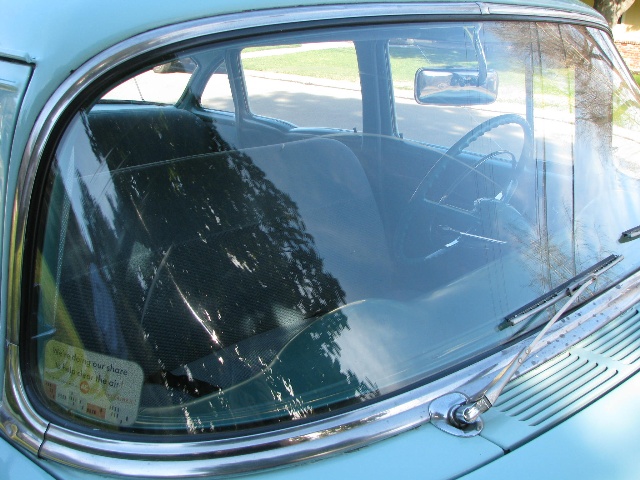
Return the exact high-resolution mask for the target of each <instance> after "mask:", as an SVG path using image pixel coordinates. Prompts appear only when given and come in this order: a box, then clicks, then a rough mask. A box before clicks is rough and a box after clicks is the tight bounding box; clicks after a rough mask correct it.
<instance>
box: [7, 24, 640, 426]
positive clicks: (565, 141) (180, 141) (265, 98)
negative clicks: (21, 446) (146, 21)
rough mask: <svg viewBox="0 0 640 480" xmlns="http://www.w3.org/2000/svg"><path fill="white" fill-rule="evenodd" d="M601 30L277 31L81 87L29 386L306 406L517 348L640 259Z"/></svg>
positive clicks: (53, 221)
mask: <svg viewBox="0 0 640 480" xmlns="http://www.w3.org/2000/svg"><path fill="white" fill-rule="evenodd" d="M258 40H259V41H258ZM608 44H609V43H608V40H606V39H605V37H604V36H603V34H601V33H600V32H598V31H595V30H590V29H588V28H586V27H575V26H570V25H562V24H547V23H521V22H504V23H502V22H486V23H467V22H462V23H460V22H457V23H456V22H448V23H446V24H437V23H434V24H429V23H425V24H410V25H393V26H389V27H384V26H376V27H361V28H360V27H358V28H355V27H349V28H341V29H334V30H318V31H314V32H311V33H309V34H303V33H296V34H284V33H280V34H277V35H271V36H269V37H266V36H265V37H262V38H260V39H256V38H250V39H247V40H234V41H233V42H231V41H230V42H228V43H226V44H224V45H222V44H220V45H218V44H213V45H209V46H206V47H203V46H199V47H198V48H197V49H192V50H185V51H180V52H176V55H175V58H176V59H175V60H174V61H172V62H169V63H166V62H165V63H162V64H159V65H157V66H156V67H154V68H150V69H147V70H146V71H141V72H138V74H137V75H135V76H134V77H127V78H122V79H120V80H119V81H117V82H114V83H113V84H112V85H108V86H107V88H105V89H104V92H105V93H103V94H102V95H101V96H99V97H97V98H88V99H86V101H85V103H84V104H83V106H82V107H81V108H79V109H78V111H76V112H72V113H73V115H72V116H71V119H70V121H69V123H68V125H67V126H66V128H65V131H64V132H63V134H62V136H61V138H60V140H59V142H58V143H57V144H56V146H55V152H54V154H53V155H52V156H51V158H49V159H48V161H47V162H43V165H44V166H43V167H42V169H41V170H40V175H42V178H41V179H40V182H39V183H38V185H41V191H39V192H38V193H39V195H35V196H34V197H37V198H42V201H41V202H39V203H35V202H34V206H33V209H32V216H31V217H30V218H31V219H32V220H31V221H32V222H34V223H33V225H32V231H34V232H35V234H36V237H35V240H34V247H33V248H32V249H31V251H30V252H29V254H30V255H31V262H25V264H26V265H27V271H26V272H25V277H26V278H28V288H27V289H25V290H26V293H25V295H26V298H25V302H24V303H25V304H26V305H28V312H27V313H26V316H25V319H27V320H28V321H26V327H25V331H26V333H27V335H26V338H27V339H28V342H27V344H26V345H25V349H26V352H27V353H26V355H25V358H27V359H28V362H26V363H25V365H26V366H27V368H28V373H29V375H28V378H29V382H30V383H29V388H30V390H29V391H30V394H31V395H32V397H33V398H34V399H35V400H36V404H37V406H38V407H37V408H39V410H40V411H41V412H43V414H44V415H45V416H47V417H48V418H49V417H51V418H63V419H64V421H65V422H67V424H69V425H75V426H77V427H78V428H80V427H87V428H89V429H101V430H104V431H110V432H112V433H113V434H115V435H129V434H131V435H136V434H145V435H146V434H157V435H182V434H199V435H204V434H212V435H216V434H218V433H219V432H244V431H248V430H249V429H252V428H258V427H260V428H265V427H269V428H274V426H275V425H291V424H293V423H295V422H299V421H308V420H313V419H316V418H320V416H321V415H325V414H326V415H328V414H333V413H335V412H341V411H344V409H349V408H355V407H358V406H362V405H364V404H368V403H370V402H375V401H377V400H379V399H383V398H388V397H389V396H391V395H396V394H398V392H402V391H406V389H408V388H413V387H415V386H417V385H424V384H425V383H429V382H431V381H432V380H433V379H438V378H441V377H443V376H445V375H447V374H449V373H450V372H452V371H455V370H457V369H459V368H462V367H463V366H466V365H468V364H469V363H470V362H472V361H474V360H475V359H478V358H481V357H482V356H484V355H488V353H489V352H494V351H495V350H496V349H498V348H502V347H503V346H505V345H507V344H510V342H513V341H514V340H516V339H519V338H521V337H522V336H523V335H526V334H528V333H530V332H531V331H532V330H534V329H535V328H537V327H538V326H539V325H541V323H542V322H544V320H545V318H547V316H548V314H550V312H543V313H542V314H540V315H537V316H534V317H532V318H531V319H530V320H528V321H527V322H524V323H523V324H520V325H517V326H509V325H507V326H505V324H504V318H505V316H507V315H508V314H510V313H512V312H513V311H515V310H517V309H519V308H520V307H521V306H522V305H525V304H527V303H528V302H531V301H532V300H533V299H535V298H536V297H538V296H539V295H541V294H542V293H544V292H546V291H548V290H550V289H552V288H554V287H557V286H558V285H560V284H562V283H563V282H564V281H566V280H567V279H569V278H571V277H573V276H574V275H575V274H576V273H577V272H580V271H582V270H584V269H585V268H587V267H588V266H590V265H593V264H594V263H596V262H598V261H599V260H602V259H603V258H604V257H606V256H607V255H610V254H613V253H616V254H624V255H625V260H624V261H623V262H621V263H620V264H618V265H617V266H616V267H615V268H614V269H612V270H611V271H610V272H608V273H607V275H605V276H603V277H601V279H600V280H599V283H598V285H596V286H595V287H593V288H592V289H591V290H590V291H589V292H588V294H586V295H585V297H584V299H583V300H586V299H588V298H590V296H593V295H594V294H595V293H597V292H598V291H600V290H601V289H602V288H605V287H606V286H607V285H608V284H609V283H610V282H611V281H612V279H615V278H617V276H619V275H620V274H621V273H622V272H626V271H630V270H632V269H634V268H636V267H637V266H639V265H640V253H639V252H638V249H637V245H634V244H632V243H627V242H621V241H619V239H620V238H621V233H622V232H623V231H625V230H627V229H629V228H632V227H634V226H636V225H638V224H640V175H639V174H638V160H637V159H638V157H637V155H635V154H634V153H635V152H636V151H637V150H638V141H637V140H638V138H639V136H638V131H639V128H638V126H639V124H638V120H639V119H640V115H639V112H640V110H638V103H637V100H638V99H637V92H636V89H635V87H633V86H630V85H629V84H628V83H626V81H627V78H626V74H625V73H620V72H621V70H620V69H618V68H616V67H615V65H612V64H611V63H610V62H608V61H606V60H605V59H606V58H608V55H609V53H608V52H607V50H606V48H608V47H607V45H608ZM305 62H306V63H305ZM145 64H147V65H148V64H149V63H148V62H147V60H146V59H145ZM311 67H315V68H311ZM587 71H588V72H589V74H588V75H586V74H585V72H587ZM442 78H446V79H448V80H447V81H446V82H444V81H441V82H437V81H436V80H438V79H442ZM452 79H455V81H453V80H452ZM147 80H148V81H149V84H150V85H151V84H152V88H150V90H149V93H146V90H145V88H144V87H145V85H146V84H145V82H147ZM178 99H181V101H179V102H178ZM0 146H1V145H0ZM634 246H635V247H636V248H635V249H634V248H633V247H634ZM145 438H146V437H145Z"/></svg>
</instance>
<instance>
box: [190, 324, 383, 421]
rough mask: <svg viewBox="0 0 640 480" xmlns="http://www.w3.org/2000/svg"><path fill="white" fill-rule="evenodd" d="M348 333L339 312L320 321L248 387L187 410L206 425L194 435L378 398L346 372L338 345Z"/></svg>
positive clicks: (366, 383) (370, 386) (364, 382)
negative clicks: (341, 337)
mask: <svg viewBox="0 0 640 480" xmlns="http://www.w3.org/2000/svg"><path fill="white" fill-rule="evenodd" d="M348 328H349V323H348V318H347V316H346V315H344V314H343V313H342V312H340V311H336V312H333V313H331V314H327V315H325V316H324V317H322V318H321V319H318V320H316V321H315V322H314V323H313V324H312V325H310V326H309V327H308V328H307V329H305V330H304V331H303V332H301V333H300V334H299V335H298V336H297V337H296V338H295V341H293V342H291V343H290V344H289V345H288V346H287V347H286V348H285V349H283V350H282V351H279V352H277V356H276V355H273V361H272V362H269V364H268V365H265V366H264V368H263V369H262V371H261V372H257V373H256V375H255V376H254V377H253V378H252V379H251V380H250V381H249V382H246V383H240V384H237V385H233V386H231V387H230V388H228V389H223V390H222V392H221V393H220V394H219V395H216V396H215V397H213V398H208V399H207V400H206V401H202V402H197V403H196V404H194V405H192V406H190V407H188V411H189V414H190V415H191V416H192V417H196V418H198V421H199V422H200V423H199V425H202V427H201V428H200V429H198V428H194V429H193V430H192V433H195V432H197V431H206V430H209V429H211V430H214V429H215V430H224V429H234V428H237V427H238V426H239V425H242V426H244V427H247V426H257V425H260V424H263V423H270V422H274V421H282V420H297V419H301V418H305V417H307V416H309V415H312V414H318V413H321V412H325V411H329V410H331V409H335V408H339V407H342V406H346V405H350V404H354V403H357V402H361V401H364V400H367V399H371V398H374V397H377V396H379V395H380V392H379V390H378V388H377V386H376V385H375V383H374V382H372V381H371V380H369V379H363V380H361V379H359V378H358V377H357V376H356V375H355V374H354V373H353V372H351V371H349V370H347V371H344V366H343V365H342V364H341V357H340V347H339V346H338V339H339V337H340V335H341V334H342V333H343V332H344V330H345V329H348ZM267 335H268V334H267ZM258 353H260V352H258ZM254 354H255V352H254ZM253 368H255V366H253Z"/></svg>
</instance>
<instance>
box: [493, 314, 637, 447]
mask: <svg viewBox="0 0 640 480" xmlns="http://www.w3.org/2000/svg"><path fill="white" fill-rule="evenodd" d="M639 360H640V313H639V312H638V310H635V309H634V310H632V311H631V312H630V313H627V314H625V315H622V316H620V317H619V318H617V319H615V320H613V321H611V322H609V323H608V324H607V325H605V326H604V327H603V328H601V329H600V330H598V331H597V332H595V333H593V334H592V335H590V336H589V337H587V338H586V339H584V340H582V341H581V342H579V343H577V344H576V345H574V346H573V347H571V348H570V349H569V350H568V351H567V352H565V353H563V354H561V355H559V356H557V357H555V358H554V359H552V360H549V361H548V362H545V363H543V364H541V365H539V366H538V367H536V368H534V369H533V370H531V371H529V372H527V373H526V374H524V375H522V376H521V377H518V378H516V379H514V380H513V381H511V382H510V383H509V384H508V385H507V387H506V388H505V390H504V392H503V393H502V396H501V397H500V399H499V400H498V402H497V403H496V404H495V405H494V407H493V408H492V409H491V410H490V411H488V412H487V413H486V414H485V415H484V420H485V429H484V430H483V432H482V436H483V437H485V438H487V439H488V440H491V441H493V442H495V443H496V444H498V445H500V446H501V447H502V448H505V449H508V450H511V449H514V448H516V447H518V446H519V445H521V444H522V443H524V442H526V441H528V440H529V439H531V438H532V437H535V436H537V435H539V434H540V433H542V432H544V431H545V430H547V429H549V428H551V427H552V426H554V425H556V424H557V423H559V422H561V421H562V420H564V419H566V418H567V417H569V416H571V415H573V414H574V413H576V412H577V411H579V410H580V409H582V408H584V407H586V406H587V405H589V404H590V403H592V402H594V401H595V400H597V399H598V398H599V397H601V396H602V395H604V394H605V393H606V392H608V391H609V390H611V389H612V388H614V387H615V386H616V385H618V384H619V383H620V382H622V381H623V380H625V379H626V378H628V377H629V376H631V375H633V374H634V373H635V372H636V371H638V369H640V361H639Z"/></svg>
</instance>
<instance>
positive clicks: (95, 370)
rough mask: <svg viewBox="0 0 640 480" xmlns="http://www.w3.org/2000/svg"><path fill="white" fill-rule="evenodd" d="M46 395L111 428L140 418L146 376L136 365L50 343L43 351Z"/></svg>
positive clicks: (53, 341) (52, 341) (69, 346)
mask: <svg viewBox="0 0 640 480" xmlns="http://www.w3.org/2000/svg"><path fill="white" fill-rule="evenodd" d="M44 355H45V357H44V391H45V394H46V395H47V397H49V398H50V399H51V400H53V401H54V402H56V403H57V404H58V405H60V406H62V407H65V408H68V409H69V410H73V411H74V412H77V413H80V414H83V415H88V416H90V417H92V418H94V419H98V420H100V421H103V422H106V423H109V424H111V425H132V424H133V423H134V422H135V421H136V418H137V416H138V407H139V404H140V394H141V392H142V382H143V380H144V374H143V372H142V368H140V366H139V365H138V364H137V363H135V362H131V361H128V360H122V359H120V358H114V357H109V356H107V355H102V354H99V353H94V352H90V351H88V350H84V349H82V348H78V347H72V346H71V345H66V344H64V343H61V342H58V341H57V340H50V341H49V342H48V343H47V345H46V347H45V351H44Z"/></svg>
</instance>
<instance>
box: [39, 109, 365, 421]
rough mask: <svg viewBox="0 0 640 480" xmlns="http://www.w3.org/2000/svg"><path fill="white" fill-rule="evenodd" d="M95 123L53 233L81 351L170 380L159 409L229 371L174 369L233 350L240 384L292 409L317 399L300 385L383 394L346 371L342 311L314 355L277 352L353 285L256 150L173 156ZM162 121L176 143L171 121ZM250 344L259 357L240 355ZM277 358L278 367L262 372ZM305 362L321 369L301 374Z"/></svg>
mask: <svg viewBox="0 0 640 480" xmlns="http://www.w3.org/2000/svg"><path fill="white" fill-rule="evenodd" d="M85 120H86V119H85ZM85 128H86V130H87V133H88V135H89V141H90V144H91V150H92V151H93V152H92V153H89V152H85V153H84V154H83V155H79V154H78V152H76V156H75V160H74V161H75V164H83V165H84V166H85V167H90V168H78V170H77V171H76V174H75V175H73V176H72V177H73V178H72V179H67V180H65V181H63V178H62V177H63V173H62V172H64V171H65V169H68V167H67V166H66V165H60V166H57V165H56V167H55V168H54V169H53V170H52V175H53V176H54V178H55V179H56V181H55V182H52V183H51V186H52V188H51V191H52V192H53V193H54V194H55V195H54V199H53V201H52V202H51V206H50V210H49V220H48V221H49V222H53V223H50V227H53V228H52V229H53V231H56V232H65V230H66V233H62V234H60V235H59V234H58V233H55V238H53V236H50V237H48V238H47V239H45V241H44V245H45V246H46V248H47V252H48V253H45V256H46V261H47V263H48V264H49V265H51V266H52V267H51V268H52V270H54V271H56V269H57V267H55V265H57V264H58V263H59V262H60V261H62V262H63V263H62V267H61V270H60V272H61V273H60V275H59V277H60V278H59V287H60V292H61V297H63V298H64V300H65V302H67V307H68V309H69V315H70V318H71V321H72V322H73V323H74V324H75V327H76V330H77V332H78V334H79V336H80V338H81V339H82V342H83V345H81V347H82V348H87V349H90V350H93V351H99V352H102V353H106V354H108V355H113V356H117V357H120V358H126V359H128V360H133V361H135V362H137V363H139V364H140V365H141V366H142V367H143V369H144V370H145V372H147V374H148V375H149V377H148V378H150V379H152V380H151V381H152V382H154V383H160V384H162V383H164V387H165V388H161V389H160V390H159V391H158V390H156V391H155V393H154V398H155V400H153V401H152V404H167V403H168V404H172V403H175V402H176V401H177V402H178V403H183V402H184V401H186V400H187V399H189V398H191V399H193V398H197V397H198V395H201V394H202V393H203V392H197V391H194V389H195V390H197V388H198V387H200V386H206V385H207V384H210V385H212V386H215V385H216V382H218V380H219V378H215V376H213V375H211V376H208V377H207V376H206V375H205V376H204V378H203V377H202V376H201V378H200V379H201V380H203V381H204V382H205V383H198V382H195V383H194V382H193V381H191V380H189V375H187V376H184V375H181V374H177V375H174V374H171V377H172V379H173V380H174V381H175V380H176V379H178V380H179V382H181V384H180V385H176V384H175V382H174V383H173V384H172V383H171V382H168V381H166V380H167V378H168V377H167V375H166V372H170V371H172V370H173V371H175V369H176V368H182V367H184V366H186V364H188V363H189V362H193V361H195V360H197V359H203V358H205V357H207V356H208V359H211V358H215V355H214V356H211V355H210V354H211V353H215V352H222V351H223V350H226V351H227V352H232V354H233V355H235V356H236V357H237V358H236V360H237V362H236V363H243V362H244V364H245V366H246V368H247V371H248V372H249V374H250V375H249V377H246V375H245V377H244V380H247V378H251V377H255V376H256V375H258V377H259V378H261V379H263V380H262V381H263V383H264V384H265V388H266V389H267V390H265V389H264V388H263V389H257V390H256V393H255V395H258V397H255V396H254V398H253V400H256V401H257V400H258V398H259V394H260V393H261V392H262V393H265V392H267V394H268V401H269V402H270V403H271V404H273V402H274V401H276V399H277V398H279V399H280V400H279V401H280V407H279V408H280V409H281V410H282V412H285V411H286V412H289V413H290V415H291V416H292V417H296V416H299V415H301V414H302V411H303V410H304V408H306V407H302V406H301V407H300V409H302V410H300V409H298V410H296V408H298V407H296V405H305V404H306V402H307V399H306V398H307V397H305V393H304V392H308V393H307V395H313V393H312V392H313V391H318V389H320V390H322V389H323V388H328V387H329V386H330V385H334V384H335V385H347V386H348V388H346V389H345V391H346V390H348V391H349V393H350V395H352V394H353V391H354V390H355V391H359V392H361V393H360V394H361V395H366V394H367V392H371V391H372V390H373V387H371V386H369V387H368V386H367V385H366V384H365V383H363V382H360V381H359V380H358V379H357V378H355V376H354V375H353V374H349V373H348V372H347V373H343V372H341V371H340V365H339V361H338V360H336V359H337V358H338V356H337V354H336V349H337V348H338V347H337V346H336V345H335V343H333V341H334V338H336V336H338V335H339V334H340V332H341V331H342V330H344V328H347V319H346V318H345V317H344V315H341V314H332V315H330V316H327V318H326V319H323V321H322V324H323V329H322V330H321V331H320V332H319V333H318V336H317V337H316V338H315V340H314V341H312V342H303V343H304V344H305V345H306V347H305V348H306V350H305V351H304V352H299V354H300V355H305V357H304V358H305V359H306V360H305V361H304V362H301V361H300V358H291V359H290V360H289V361H287V362H285V361H284V359H282V358H279V359H277V360H274V358H275V354H277V353H278V352H279V351H280V349H281V348H283V347H284V346H285V345H286V344H287V342H288V341H289V340H290V339H291V336H292V335H294V334H295V333H296V332H300V330H301V328H302V327H304V326H305V325H306V324H308V323H309V322H312V320H305V318H307V317H312V316H314V315H315V314H317V313H318V312H327V311H331V310H333V309H335V308H337V307H339V306H340V305H342V304H344V298H345V293H344V291H343V290H342V288H341V287H340V284H339V282H338V281H337V280H336V278H334V277H333V276H332V275H330V274H329V273H327V272H326V271H325V270H324V267H323V259H322V258H321V257H320V256H319V255H318V253H317V250H316V248H315V244H314V239H313V238H312V236H311V235H310V234H309V233H308V232H307V231H306V228H305V225H304V221H303V219H302V217H301V215H300V213H299V212H298V207H297V205H296V204H295V202H294V201H293V200H292V199H291V197H289V196H288V195H287V194H286V192H283V191H280V190H278V189H277V188H276V187H275V186H274V184H273V183H272V182H271V181H270V180H269V179H267V178H266V177H265V174H264V173H263V172H262V170H260V169H259V168H258V167H256V166H255V165H254V164H253V163H252V161H251V158H250V157H249V156H247V155H246V154H244V153H242V152H238V151H229V150H228V149H225V147H226V146H225V145H224V144H222V143H221V141H219V143H218V145H217V146H216V147H215V150H218V149H219V150H223V151H221V152H219V153H210V154H205V155H200V156H197V155H195V156H191V157H186V158H181V159H173V158H167V156H169V157H170V156H171V155H173V154H175V152H174V151H172V149H171V147H167V150H169V152H170V153H169V154H167V152H164V154H163V152H162V148H161V146H158V145H151V146H149V145H148V144H145V143H144V142H143V141H142V140H141V138H140V136H139V135H128V133H127V131H126V129H122V128H121V129H120V130H118V129H115V130H114V129H111V130H109V131H108V133H104V132H103V131H100V130H99V129H96V130H95V131H92V130H91V128H90V124H89V123H86V121H85ZM155 128H156V131H157V133H156V135H157V137H163V136H164V137H163V138H162V141H163V142H166V143H168V144H170V143H171V138H167V137H168V136H170V133H169V131H168V129H167V128H164V127H163V126H156V127H155ZM129 133H130V132H129ZM101 134H102V135H103V136H102V137H101V136H100V135H101ZM118 141H120V144H118V143H117V142H118ZM125 141H126V143H128V144H127V145H124V143H125ZM136 141H137V142H138V143H137V144H136V143H134V142H136ZM60 158H61V159H62V160H63V162H62V163H65V161H66V158H65V156H64V155H60ZM108 170H111V173H108ZM80 171H84V172H86V171H97V172H98V174H99V175H109V177H110V179H111V182H110V184H109V186H108V187H105V186H104V182H102V183H101V182H96V181H95V180H96V178H97V177H96V176H91V175H85V176H82V175H81V174H80ZM70 182H71V183H74V182H75V186H70V185H71V184H70ZM63 185H64V186H63ZM105 188H106V190H105ZM107 190H108V193H107ZM64 192H66V193H64ZM67 195H71V196H74V197H75V198H76V200H71V201H68V200H66V198H67V197H66V196H67ZM65 217H66V218H67V219H66V220H65V219H64V218H65ZM49 231H52V230H51V229H50V230H49ZM60 245H64V247H61V246H60ZM45 307H46V306H45ZM105 326H106V327H107V328H112V330H111V333H108V332H107V330H105ZM271 331H274V332H280V333H278V334H277V335H281V337H280V338H277V339H276V340H273V341H272V340H269V338H271V339H274V338H276V337H275V336H274V335H276V334H273V335H272V336H271V337H269V332H271ZM105 332H107V333H105ZM282 332H284V333H282ZM283 335H284V336H283ZM303 335H308V334H307V333H303ZM251 338H255V339H256V340H255V341H254V343H253V346H252V351H247V350H246V349H244V350H243V347H242V345H243V341H245V340H246V339H251ZM263 338H265V339H266V340H262V339H263ZM123 339H124V343H125V344H124V345H123V344H122V343H121V341H122V340H123ZM60 340H61V341H65V339H60ZM66 340H67V341H69V343H71V340H69V339H66ZM260 342H266V344H261V343H260ZM269 342H272V343H271V344H269ZM276 347H277V349H276ZM261 355H262V357H261ZM269 359H271V360H273V361H274V362H276V363H277V367H278V368H276V365H275V364H273V365H272V367H273V369H271V368H266V370H265V367H267V363H269V361H270V360H269ZM265 362H266V363H265ZM200 363H202V362H200ZM302 365H310V366H311V368H312V370H314V371H311V372H309V371H303V370H296V369H299V368H302V367H301V366H302ZM187 370H188V369H187ZM158 371H160V372H164V373H162V374H161V375H158V374H157V373H154V372H158ZM262 371H264V372H266V373H260V372H262ZM276 371H277V372H278V373H273V372H276ZM316 371H317V372H322V375H323V376H320V375H319V374H318V375H315V374H314V372H316ZM187 373H188V372H187ZM245 374H246V372H245ZM256 378H257V377H256ZM189 382H191V383H193V385H185V383H189ZM194 385H195V387H194ZM158 387H159V386H158ZM227 387H229V386H228V385H227V386H225V387H224V388H223V389H224V390H225V392H223V395H222V396H220V397H219V398H220V401H224V402H228V405H227V408H230V409H231V410H232V413H231V415H236V413H233V412H235V411H236V410H237V409H238V408H242V402H240V403H238V404H236V405H235V406H234V402H236V400H234V399H233V395H234V394H233V392H234V391H237V390H234V389H233V388H231V389H228V388H227ZM287 388H288V390H287ZM292 388H293V389H294V390H291V389H292ZM176 389H177V390H176ZM226 390H229V392H230V393H229V395H226ZM293 392H295V393H293ZM205 393H206V392H205ZM174 394H177V395H176V396H175V398H173V400H172V399H171V398H170V397H173V396H174ZM194 395H195V396H194ZM287 395H288V396H287ZM300 395H302V396H300ZM285 397H286V398H285ZM253 400H252V401H253ZM307 406H308V405H307ZM294 410H295V411H298V413H294ZM282 412H280V414H282Z"/></svg>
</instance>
